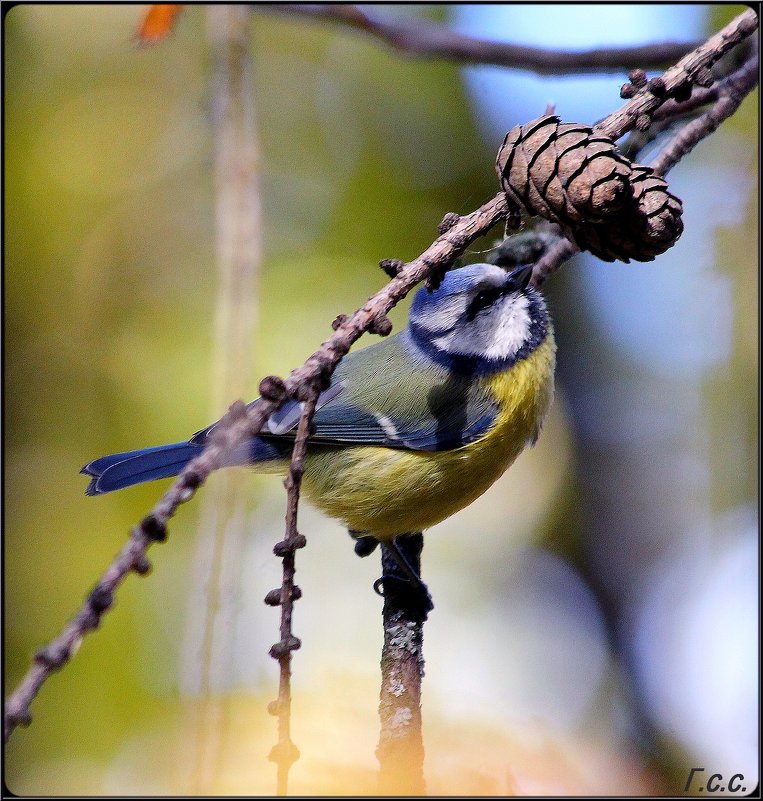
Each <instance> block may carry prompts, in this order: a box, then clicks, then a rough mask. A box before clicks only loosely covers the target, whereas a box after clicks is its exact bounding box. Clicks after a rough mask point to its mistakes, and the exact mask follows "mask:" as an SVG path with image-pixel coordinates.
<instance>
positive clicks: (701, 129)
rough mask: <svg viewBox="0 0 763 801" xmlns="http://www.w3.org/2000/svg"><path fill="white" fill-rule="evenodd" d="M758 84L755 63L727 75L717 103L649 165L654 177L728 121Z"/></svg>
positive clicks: (686, 128)
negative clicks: (654, 173)
mask: <svg viewBox="0 0 763 801" xmlns="http://www.w3.org/2000/svg"><path fill="white" fill-rule="evenodd" d="M757 84H758V59H757V57H756V58H751V59H750V60H749V61H748V62H747V63H746V64H745V65H744V66H743V67H742V68H741V69H739V70H737V71H736V72H735V73H733V74H732V75H730V76H729V77H728V78H726V80H724V81H723V82H722V83H721V84H720V85H719V87H718V99H717V100H716V102H715V103H714V104H713V106H712V107H711V108H710V109H708V110H707V111H706V112H705V113H704V114H702V115H701V116H699V117H698V118H697V119H695V120H692V121H691V122H690V123H688V124H687V125H685V126H684V127H683V128H682V129H681V130H680V131H678V133H677V134H676V135H675V136H674V137H673V138H672V139H671V140H670V142H669V143H668V144H667V145H665V147H664V148H663V150H662V151H661V152H660V154H659V156H657V158H656V159H654V161H653V162H652V164H651V165H650V166H651V167H652V169H653V170H654V171H655V172H656V173H657V174H658V175H665V174H666V173H667V172H668V170H670V169H672V168H673V167H675V165H676V164H678V162H679V161H680V160H681V159H682V158H683V157H684V156H686V155H687V154H688V153H690V152H691V151H692V150H693V149H694V147H695V146H696V145H697V144H698V143H699V142H701V141H702V140H703V139H704V138H705V137H706V136H710V134H711V133H713V131H715V130H716V129H717V128H718V126H719V125H720V124H721V123H722V122H723V121H724V120H725V119H727V118H728V117H730V116H731V115H732V114H733V113H734V112H735V111H736V110H737V109H738V108H739V105H740V103H741V102H742V101H743V100H744V99H745V97H747V95H748V94H749V93H750V92H751V91H752V90H753V89H754V88H755V87H756V86H757Z"/></svg>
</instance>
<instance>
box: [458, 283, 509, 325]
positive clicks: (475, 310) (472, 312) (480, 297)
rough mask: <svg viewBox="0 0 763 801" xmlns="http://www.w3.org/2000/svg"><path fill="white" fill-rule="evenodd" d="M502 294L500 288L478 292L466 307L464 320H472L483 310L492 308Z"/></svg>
mask: <svg viewBox="0 0 763 801" xmlns="http://www.w3.org/2000/svg"><path fill="white" fill-rule="evenodd" d="M502 294H503V290H502V289H501V288H500V287H493V288H492V289H483V290H482V291H481V292H478V293H477V294H476V295H475V296H474V297H473V298H472V299H471V300H470V301H469V305H468V306H467V307H466V319H467V320H473V319H474V318H475V317H476V316H477V315H478V314H479V313H480V312H481V311H483V309H487V308H489V307H490V306H492V305H493V304H494V303H495V302H496V301H497V300H498V298H499V297H500V296H501V295H502Z"/></svg>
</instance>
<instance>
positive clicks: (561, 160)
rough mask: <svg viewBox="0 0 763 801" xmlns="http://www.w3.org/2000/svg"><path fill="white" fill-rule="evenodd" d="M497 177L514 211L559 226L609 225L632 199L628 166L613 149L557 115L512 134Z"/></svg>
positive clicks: (604, 140)
mask: <svg viewBox="0 0 763 801" xmlns="http://www.w3.org/2000/svg"><path fill="white" fill-rule="evenodd" d="M496 171H497V172H498V177H499V179H500V181H501V185H502V186H503V189H504V191H505V192H506V196H507V198H508V200H509V203H510V204H512V205H514V206H515V209H513V210H514V211H516V207H519V208H520V209H525V210H526V211H527V212H528V213H529V214H539V215H540V216H542V217H545V218H546V219H547V220H551V221H552V222H558V223H561V224H562V225H579V224H580V223H585V222H592V221H593V222H595V221H596V220H605V219H609V218H611V217H612V216H613V215H615V214H617V213H618V212H619V211H620V210H621V209H623V207H625V206H627V205H628V204H629V203H630V201H631V199H632V191H631V186H630V181H629V178H630V173H631V168H630V164H629V163H628V161H627V159H625V158H623V156H621V155H620V154H619V153H618V152H617V150H616V149H615V146H614V143H613V142H612V141H611V140H610V139H608V138H606V137H603V136H594V134H593V131H592V130H591V128H589V127H588V126H586V125H578V124H570V123H560V122H559V117H557V116H556V115H546V116H544V117H539V118H538V119H537V120H533V121H532V122H529V123H527V124H526V125H517V126H516V127H514V128H512V129H511V130H510V131H509V132H508V134H506V138H505V139H504V141H503V144H502V145H501V149H500V150H499V151H498V157H497V159H496Z"/></svg>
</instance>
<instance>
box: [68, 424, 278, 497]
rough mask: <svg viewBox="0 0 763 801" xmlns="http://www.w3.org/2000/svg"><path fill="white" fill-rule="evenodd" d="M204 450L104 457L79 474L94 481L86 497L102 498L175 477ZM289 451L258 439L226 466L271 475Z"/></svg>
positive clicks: (176, 447)
mask: <svg viewBox="0 0 763 801" xmlns="http://www.w3.org/2000/svg"><path fill="white" fill-rule="evenodd" d="M203 450H204V444H194V443H192V442H176V443H174V444H173V445H160V446H159V447H157V448H143V449H142V450H139V451H125V452H124V453H112V454H111V455H110V456H102V457H101V458H100V459H95V460H93V461H92V462H89V463H88V464H86V465H85V466H84V467H83V468H82V470H81V471H80V472H82V473H84V474H85V475H87V476H90V477H91V479H92V480H91V482H90V484H89V485H88V487H87V489H86V490H85V494H87V495H102V494H103V493H104V492H113V491H114V490H120V489H124V488H125V487H131V486H132V485H133V484H142V483H143V482H144V481H155V480H156V479H159V478H170V477H171V476H176V475H177V474H178V473H180V471H181V470H182V469H183V468H184V467H185V466H186V465H187V464H188V462H190V461H191V459H194V458H195V457H197V456H198V455H199V454H200V453H201V452H202V451H203ZM290 450H291V443H290V442H273V441H266V440H264V439H261V438H260V437H255V438H254V439H252V440H249V441H248V442H245V443H242V445H241V446H239V447H238V448H236V450H235V451H233V453H231V454H229V456H228V459H227V461H226V465H227V466H233V465H246V464H254V465H257V466H258V467H259V469H260V470H262V471H264V472H268V470H272V469H276V468H277V467H278V465H279V464H280V461H281V460H283V459H284V458H286V457H288V454H289V452H290Z"/></svg>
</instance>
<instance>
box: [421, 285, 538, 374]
mask: <svg viewBox="0 0 763 801" xmlns="http://www.w3.org/2000/svg"><path fill="white" fill-rule="evenodd" d="M529 335H530V310H529V302H528V300H527V297H526V296H525V295H508V296H506V297H504V298H501V299H500V300H499V301H498V302H497V303H496V305H495V306H493V308H492V309H490V310H489V311H488V312H486V313H482V314H478V315H477V317H475V319H474V320H473V321H472V322H470V323H462V324H461V325H460V326H458V327H457V328H456V329H455V330H453V331H449V332H448V333H447V334H444V335H443V336H441V337H435V338H434V339H433V340H432V341H433V343H434V345H435V346H436V347H438V348H440V350H444V351H445V352H446V353H451V354H454V355H459V356H477V357H479V358H482V359H491V360H495V361H503V360H505V359H510V358H511V357H512V356H514V354H516V353H517V351H518V350H519V349H520V348H521V347H522V345H524V343H525V342H526V341H527V339H528V338H529Z"/></svg>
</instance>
